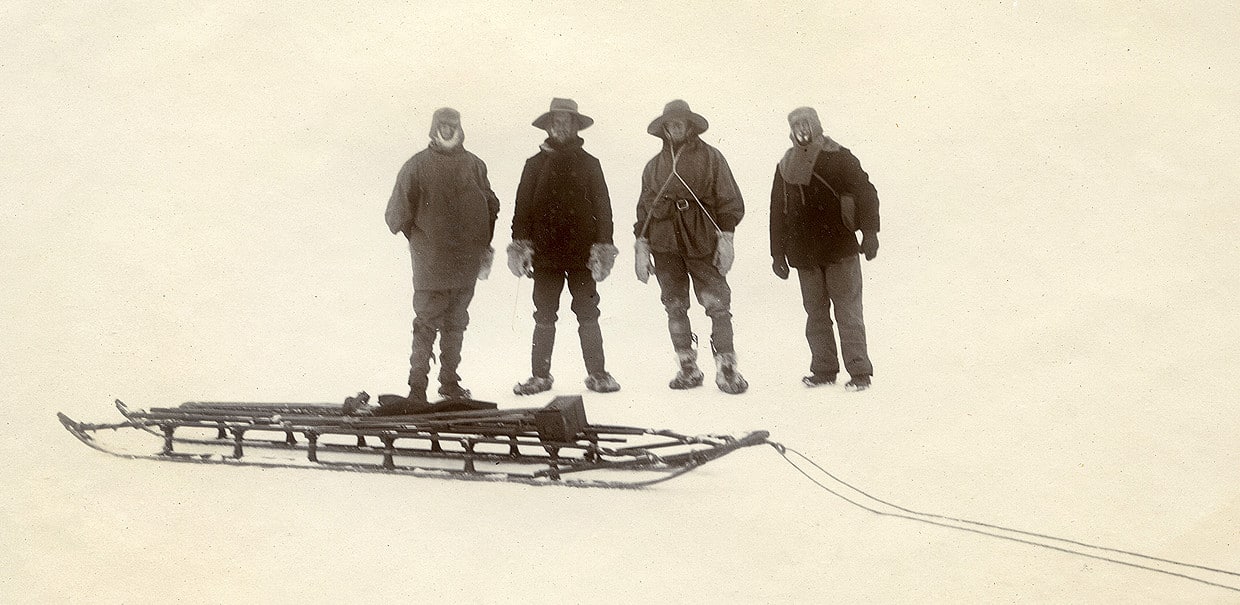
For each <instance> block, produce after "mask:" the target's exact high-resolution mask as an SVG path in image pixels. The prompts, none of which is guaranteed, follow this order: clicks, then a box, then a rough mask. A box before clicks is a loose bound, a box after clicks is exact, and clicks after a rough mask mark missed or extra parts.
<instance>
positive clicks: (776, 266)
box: [771, 254, 790, 279]
mask: <svg viewBox="0 0 1240 605" xmlns="http://www.w3.org/2000/svg"><path fill="white" fill-rule="evenodd" d="M771 260H772V262H771V271H774V272H775V275H776V277H778V278H779V279H788V274H789V273H790V271H789V270H788V259H787V258H786V257H785V256H784V255H782V254H781V255H779V256H776V257H773V258H772V259H771Z"/></svg>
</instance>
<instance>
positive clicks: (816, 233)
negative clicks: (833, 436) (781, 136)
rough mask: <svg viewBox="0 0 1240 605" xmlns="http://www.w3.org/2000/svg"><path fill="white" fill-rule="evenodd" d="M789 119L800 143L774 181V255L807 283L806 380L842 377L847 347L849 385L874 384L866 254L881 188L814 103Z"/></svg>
mask: <svg viewBox="0 0 1240 605" xmlns="http://www.w3.org/2000/svg"><path fill="white" fill-rule="evenodd" d="M788 125H789V127H790V129H791V134H790V138H791V139H792V147H791V148H789V149H788V151H787V152H786V153H785V154H784V157H783V159H782V160H780V162H779V165H778V166H777V167H776V169H775V182H774V184H773V185H772V187H771V257H772V260H773V264H772V270H773V271H774V272H775V275H776V276H778V277H779V278H780V279H788V274H789V267H793V268H796V270H797V277H798V278H799V280H800V282H801V300H802V303H803V305H804V307H805V312H806V315H807V318H806V322H805V338H806V340H808V341H809V350H810V375H809V376H806V377H804V378H802V379H801V381H802V382H803V383H805V385H806V386H809V387H817V386H822V385H831V384H835V380H836V375H837V374H838V373H839V370H840V361H839V355H840V354H842V356H843V359H844V369H846V370H847V371H848V374H849V377H850V380H849V381H848V383H847V384H846V385H845V387H846V388H847V389H848V390H852V391H862V390H865V389H867V388H869V387H870V384H871V376H872V375H873V374H874V366H873V364H871V363H870V357H869V353H868V352H867V350H866V338H865V321H864V319H863V317H862V310H861V261H860V259H859V257H858V254H863V255H865V259H866V260H867V261H869V260H873V259H874V257H875V256H877V255H878V228H879V219H878V192H877V191H876V190H875V188H874V185H873V184H871V183H870V177H869V175H868V174H866V172H865V170H863V169H862V168H861V162H859V161H858V160H857V158H856V156H854V155H853V154H852V152H851V151H849V150H848V149H847V148H846V147H841V146H840V145H839V143H836V142H835V141H833V140H831V138H830V137H827V136H826V135H824V134H823V130H822V123H821V122H820V121H819V120H818V113H817V112H816V111H814V109H813V108H810V107H801V108H798V109H795V110H793V111H792V113H790V114H788ZM857 231H860V232H861V238H862V239H861V243H860V244H858V243H857V236H856V232H857ZM833 306H834V309H835V324H836V327H837V328H838V330H839V340H840V342H839V345H840V346H839V352H838V354H837V350H836V345H835V334H834V332H833V331H832V323H831V311H832V307H833Z"/></svg>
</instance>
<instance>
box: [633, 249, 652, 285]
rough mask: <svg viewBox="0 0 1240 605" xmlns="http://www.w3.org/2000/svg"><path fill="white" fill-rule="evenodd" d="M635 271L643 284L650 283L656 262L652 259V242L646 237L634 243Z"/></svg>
mask: <svg viewBox="0 0 1240 605" xmlns="http://www.w3.org/2000/svg"><path fill="white" fill-rule="evenodd" d="M633 269H634V270H635V271H636V273H637V279H638V280H639V281H641V282H642V283H643V284H644V283H646V282H647V281H649V280H650V274H651V273H654V260H653V259H651V258H650V242H648V241H646V238H644V237H639V238H637V241H635V242H633Z"/></svg>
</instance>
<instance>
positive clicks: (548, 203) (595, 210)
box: [512, 137, 613, 271]
mask: <svg viewBox="0 0 1240 605" xmlns="http://www.w3.org/2000/svg"><path fill="white" fill-rule="evenodd" d="M582 144H583V141H582V140H581V138H580V137H578V138H576V139H574V140H572V141H568V142H567V143H564V144H557V143H556V142H554V141H553V140H551V139H548V140H547V141H546V142H545V143H543V144H542V146H541V147H540V149H539V152H538V153H537V154H536V155H534V156H533V157H531V158H529V159H528V160H526V161H525V170H523V171H522V173H521V183H520V185H518V186H517V200H516V205H515V206H514V209H513V217H512V239H513V241H519V240H526V241H529V242H530V243H531V245H532V246H533V248H534V268H535V269H552V270H565V271H566V270H570V269H584V268H585V267H586V263H587V261H589V259H590V246H592V245H594V244H610V243H612V230H613V225H612V217H611V197H610V196H609V195H608V193H607V182H606V181H605V180H604V179H603V168H602V165H601V164H599V161H598V159H597V158H595V157H594V156H592V155H590V154H589V153H587V152H586V150H585V149H582V147H581V146H582Z"/></svg>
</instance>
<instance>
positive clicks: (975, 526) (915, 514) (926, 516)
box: [768, 441, 1240, 592]
mask: <svg viewBox="0 0 1240 605" xmlns="http://www.w3.org/2000/svg"><path fill="white" fill-rule="evenodd" d="M768 443H769V444H770V445H771V447H773V448H775V451H777V452H779V455H780V456H783V458H784V460H785V461H786V462H788V464H789V465H791V466H792V468H794V469H796V470H797V471H798V472H799V473H801V474H802V475H804V476H805V478H807V479H809V480H810V481H811V482H813V483H814V484H815V485H817V486H818V487H820V488H822V489H823V490H825V491H827V492H829V493H831V494H832V495H834V496H835V497H837V498H839V499H841V500H843V501H845V502H847V503H849V504H851V505H853V506H855V507H857V508H860V509H862V510H865V511H869V512H871V513H874V514H876V515H881V516H884V517H896V518H900V519H908V520H910V521H918V522H921V523H926V524H929V525H937V526H939V527H946V528H950V529H956V530H960V531H966V532H970V533H974V534H981V535H983V536H990V537H992V538H999V539H1002V540H1009V541H1012V542H1019V543H1021V544H1028V545H1031V546H1040V547H1042V548H1046V549H1050V550H1055V551H1059V552H1062V553H1067V554H1071V555H1078V556H1082V557H1087V558H1090V559H1097V560H1099V561H1106V562H1108V563H1116V564H1119V565H1126V566H1128V567H1133V568H1136V569H1141V570H1145V571H1152V572H1157V573H1161V574H1166V575H1169V576H1175V577H1178V578H1184V579H1186V580H1192V581H1193V582H1199V583H1201V584H1205V585H1207V586H1214V587H1217V588H1223V589H1226V590H1231V591H1235V592H1240V588H1238V587H1235V586H1230V585H1227V584H1220V583H1218V582H1212V581H1210V580H1206V579H1204V578H1199V577H1196V576H1192V575H1188V574H1187V573H1184V572H1179V571H1172V570H1169V569H1162V568H1159V567H1154V566H1152V565H1143V564H1141V563H1134V562H1131V561H1124V560H1121V559H1116V558H1114V557H1108V556H1105V555H1100V554H1091V553H1088V552H1083V551H1081V550H1077V549H1074V548H1072V547H1071V546H1056V545H1054V544H1046V543H1043V542H1037V541H1034V540H1032V539H1027V538H1019V537H1014V536H1008V535H1003V534H1001V533H996V532H998V531H1004V532H1010V533H1013V534H1018V535H1021V536H1027V537H1028V538H1041V539H1043V540H1053V541H1056V542H1061V543H1063V544H1068V545H1072V546H1078V547H1083V548H1090V549H1094V550H1098V551H1104V552H1110V553H1116V554H1122V555H1128V556H1130V557H1137V558H1140V559H1144V560H1146V561H1151V562H1157V563H1165V564H1168V565H1175V566H1179V567H1183V568H1191V569H1198V570H1202V571H1208V572H1213V573H1218V574H1223V575H1228V576H1233V577H1240V572H1235V571H1230V570H1226V569H1219V568H1215V567H1208V566H1205V565H1197V564H1194V563H1184V562H1182V561H1175V560H1172V559H1164V558H1161V557H1154V556H1150V555H1146V554H1142V553H1139V552H1133V551H1128V550H1122V549H1118V548H1110V547H1107V546H1099V545H1096V544H1089V543H1087V542H1080V541H1077V540H1070V539H1067V538H1060V537H1056V536H1052V535H1048V534H1043V533H1038V532H1031V531H1024V530H1019V529H1014V528H1010V527H1004V526H1002V525H994V524H991V523H983V522H981V521H972V520H969V519H963V518H959V517H952V516H948V515H938V514H934V513H925V512H920V511H916V510H912V509H909V508H905V507H903V506H899V505H897V504H893V503H891V502H888V501H886V500H883V499H881V498H878V497H876V496H872V495H870V494H869V493H867V492H865V491H864V490H862V489H860V488H858V487H856V486H854V485H852V484H850V483H848V482H846V481H844V480H843V479H840V478H839V477H837V476H835V475H834V474H832V473H831V471H828V470H827V469H825V468H823V467H822V466H821V465H819V464H818V463H817V462H814V461H813V460H812V459H810V458H809V457H808V456H806V455H805V454H802V453H801V452H798V451H797V450H794V449H792V448H790V447H787V446H784V445H782V444H779V443H774V442H769V441H768ZM789 452H791V453H793V454H796V455H797V456H799V457H800V458H801V459H803V460H804V461H805V462H808V463H809V464H810V465H812V466H813V467H814V468H816V469H818V471H819V472H821V473H822V474H824V475H826V476H827V477H830V479H831V480H832V481H834V482H836V483H838V484H840V485H842V486H844V487H846V488H848V489H849V490H852V491H853V492H856V493H857V494H860V495H861V496H862V498H864V499H868V500H870V501H872V502H876V503H878V504H881V505H883V506H887V507H889V508H892V509H894V510H896V511H899V512H891V511H884V510H879V509H877V508H875V507H874V506H871V505H867V504H866V503H864V502H859V501H858V500H854V499H853V498H850V497H848V496H846V495H844V494H842V493H840V491H838V490H837V489H832V488H831V487H829V486H827V485H825V484H824V483H823V482H821V481H819V480H818V479H816V478H814V477H813V476H812V475H810V473H809V472H807V471H806V470H805V469H804V468H802V467H801V466H800V465H798V464H797V463H796V462H795V461H793V459H792V458H790V457H789V456H788V453H789ZM953 523H959V524H964V525H966V526H964V527H962V526H961V525H953Z"/></svg>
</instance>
